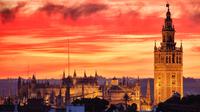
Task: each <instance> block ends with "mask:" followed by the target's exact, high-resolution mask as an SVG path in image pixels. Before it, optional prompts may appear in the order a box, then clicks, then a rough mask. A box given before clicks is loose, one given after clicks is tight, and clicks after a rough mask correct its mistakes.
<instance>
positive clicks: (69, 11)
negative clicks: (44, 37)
mask: <svg viewBox="0 0 200 112" xmlns="http://www.w3.org/2000/svg"><path fill="white" fill-rule="evenodd" d="M105 9H107V5H105V4H92V3H89V4H82V5H80V6H78V7H66V6H64V5H55V4H51V3H48V4H46V5H45V6H44V7H42V8H41V9H39V10H40V11H45V12H46V13H47V14H48V15H49V16H51V15H52V14H55V13H60V14H62V16H63V17H64V18H67V17H69V18H71V19H73V20H76V19H78V18H79V17H81V16H88V15H91V14H93V13H96V12H99V11H101V10H105Z"/></svg>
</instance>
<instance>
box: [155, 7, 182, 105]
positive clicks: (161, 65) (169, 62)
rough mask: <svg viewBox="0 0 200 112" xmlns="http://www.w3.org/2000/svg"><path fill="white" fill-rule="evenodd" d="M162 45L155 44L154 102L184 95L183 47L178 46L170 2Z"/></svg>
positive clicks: (163, 29)
mask: <svg viewBox="0 0 200 112" xmlns="http://www.w3.org/2000/svg"><path fill="white" fill-rule="evenodd" d="M166 7H167V8H168V11H167V13H166V19H165V24H164V26H163V28H162V42H161V43H160V47H157V46H156V43H155V46H154V103H155V104H158V103H159V102H164V101H165V100H167V99H168V98H169V97H171V96H172V95H173V93H174V92H178V93H180V94H181V96H183V75H182V74H183V61H182V60H183V48H182V43H181V46H180V47H176V42H175V41H174V39H175V38H174V35H175V28H174V26H173V24H172V19H171V13H170V9H169V4H167V5H166Z"/></svg>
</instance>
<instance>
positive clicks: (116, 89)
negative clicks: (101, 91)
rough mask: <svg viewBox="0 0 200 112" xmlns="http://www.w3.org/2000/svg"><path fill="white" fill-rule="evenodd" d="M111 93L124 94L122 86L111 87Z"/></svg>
mask: <svg viewBox="0 0 200 112" xmlns="http://www.w3.org/2000/svg"><path fill="white" fill-rule="evenodd" d="M108 91H109V92H113V91H115V92H124V90H123V89H122V88H121V87H120V86H114V85H113V86H111V87H110V88H109V89H108Z"/></svg>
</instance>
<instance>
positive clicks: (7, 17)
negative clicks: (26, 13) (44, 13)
mask: <svg viewBox="0 0 200 112" xmlns="http://www.w3.org/2000/svg"><path fill="white" fill-rule="evenodd" d="M25 4H26V3H25V2H20V3H18V4H17V6H16V7H14V8H3V9H1V10H0V19H1V22H2V23H6V22H10V21H12V20H14V19H15V16H16V13H17V12H18V11H19V9H20V8H22V7H24V6H25ZM2 5H3V3H2Z"/></svg>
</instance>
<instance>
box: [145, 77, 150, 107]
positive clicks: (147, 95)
mask: <svg viewBox="0 0 200 112" xmlns="http://www.w3.org/2000/svg"><path fill="white" fill-rule="evenodd" d="M146 100H147V103H148V104H150V103H151V88H150V80H149V79H148V81H147V92H146Z"/></svg>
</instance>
